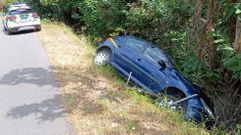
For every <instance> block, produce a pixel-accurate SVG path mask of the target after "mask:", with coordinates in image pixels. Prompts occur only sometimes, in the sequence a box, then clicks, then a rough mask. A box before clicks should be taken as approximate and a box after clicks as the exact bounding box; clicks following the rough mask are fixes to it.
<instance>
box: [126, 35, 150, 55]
mask: <svg viewBox="0 0 241 135" xmlns="http://www.w3.org/2000/svg"><path fill="white" fill-rule="evenodd" d="M126 45H127V46H128V47H130V48H131V49H133V50H135V51H136V52H142V51H143V50H144V49H145V47H146V46H147V43H146V42H144V41H141V40H138V39H135V38H129V39H127V40H126Z"/></svg>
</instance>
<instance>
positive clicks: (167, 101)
mask: <svg viewBox="0 0 241 135" xmlns="http://www.w3.org/2000/svg"><path fill="white" fill-rule="evenodd" d="M182 98H184V97H183V96H182V95H181V94H179V93H175V94H166V95H165V94H162V95H160V96H159V97H158V99H157V103H158V106H159V107H160V108H170V109H171V110H173V111H177V112H183V113H185V112H186V110H187V102H186V101H184V102H181V103H178V104H175V102H176V101H178V100H180V99H182Z"/></svg>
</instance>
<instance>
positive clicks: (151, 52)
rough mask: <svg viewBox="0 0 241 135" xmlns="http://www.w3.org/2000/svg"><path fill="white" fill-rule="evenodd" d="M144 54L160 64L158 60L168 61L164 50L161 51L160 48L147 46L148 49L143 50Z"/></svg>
mask: <svg viewBox="0 0 241 135" xmlns="http://www.w3.org/2000/svg"><path fill="white" fill-rule="evenodd" d="M143 56H144V57H146V58H147V59H149V60H151V61H152V62H154V63H156V64H158V61H160V60H164V61H166V58H165V55H164V54H163V52H161V51H160V50H159V49H158V48H156V47H152V46H150V47H148V48H146V50H145V51H144V52H143Z"/></svg>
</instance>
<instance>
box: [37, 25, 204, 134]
mask: <svg viewBox="0 0 241 135" xmlns="http://www.w3.org/2000/svg"><path fill="white" fill-rule="evenodd" d="M38 36H39V38H40V40H41V42H42V44H43V45H44V47H45V49H46V51H47V53H48V56H49V59H50V62H51V64H52V66H53V71H54V72H55V75H56V79H57V80H58V83H59V89H60V90H61V91H62V96H63V98H64V103H65V106H66V108H67V110H68V112H69V121H70V122H71V123H72V124H73V125H74V127H75V128H76V129H77V131H78V133H79V134H83V135H99V134H101V135H119V134H120V135H124V134H125V135H135V134H138V135H139V134H143V135H144V134H146V135H157V134H159V135H160V134H165V135H168V134H170V135H173V134H177V135H180V134H187V135H189V134H190V135H191V134H195V135H197V134H200V135H205V134H208V133H207V132H206V131H205V130H204V129H203V128H200V127H198V126H197V125H195V124H193V123H187V122H185V121H184V120H183V118H182V117H181V116H180V115H178V114H176V113H174V112H172V111H170V110H165V109H159V108H157V107H156V106H155V105H153V104H152V102H151V101H150V99H149V98H148V97H147V96H144V95H141V94H139V93H137V92H135V91H133V90H131V89H130V88H126V87H124V81H123V79H121V78H120V77H119V75H118V74H117V73H115V71H114V70H113V69H112V68H111V67H104V68H99V67H96V66H95V65H94V64H93V62H92V60H93V57H94V55H95V47H93V46H92V45H91V44H90V43H89V42H88V41H87V38H86V37H85V36H83V35H80V36H77V35H75V34H74V33H73V32H72V31H71V29H70V28H68V27H67V26H65V25H64V24H61V23H50V22H48V23H43V26H42V31H41V32H39V33H38Z"/></svg>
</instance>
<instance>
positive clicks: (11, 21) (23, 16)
mask: <svg viewBox="0 0 241 135" xmlns="http://www.w3.org/2000/svg"><path fill="white" fill-rule="evenodd" d="M3 26H4V29H5V31H7V33H8V34H12V33H16V32H20V31H26V30H36V31H40V30H41V21H40V17H39V15H38V14H37V13H36V12H34V11H33V10H32V9H31V7H30V6H28V5H27V4H25V3H17V4H12V5H10V6H9V7H8V8H7V9H6V10H5V13H4V16H3Z"/></svg>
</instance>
